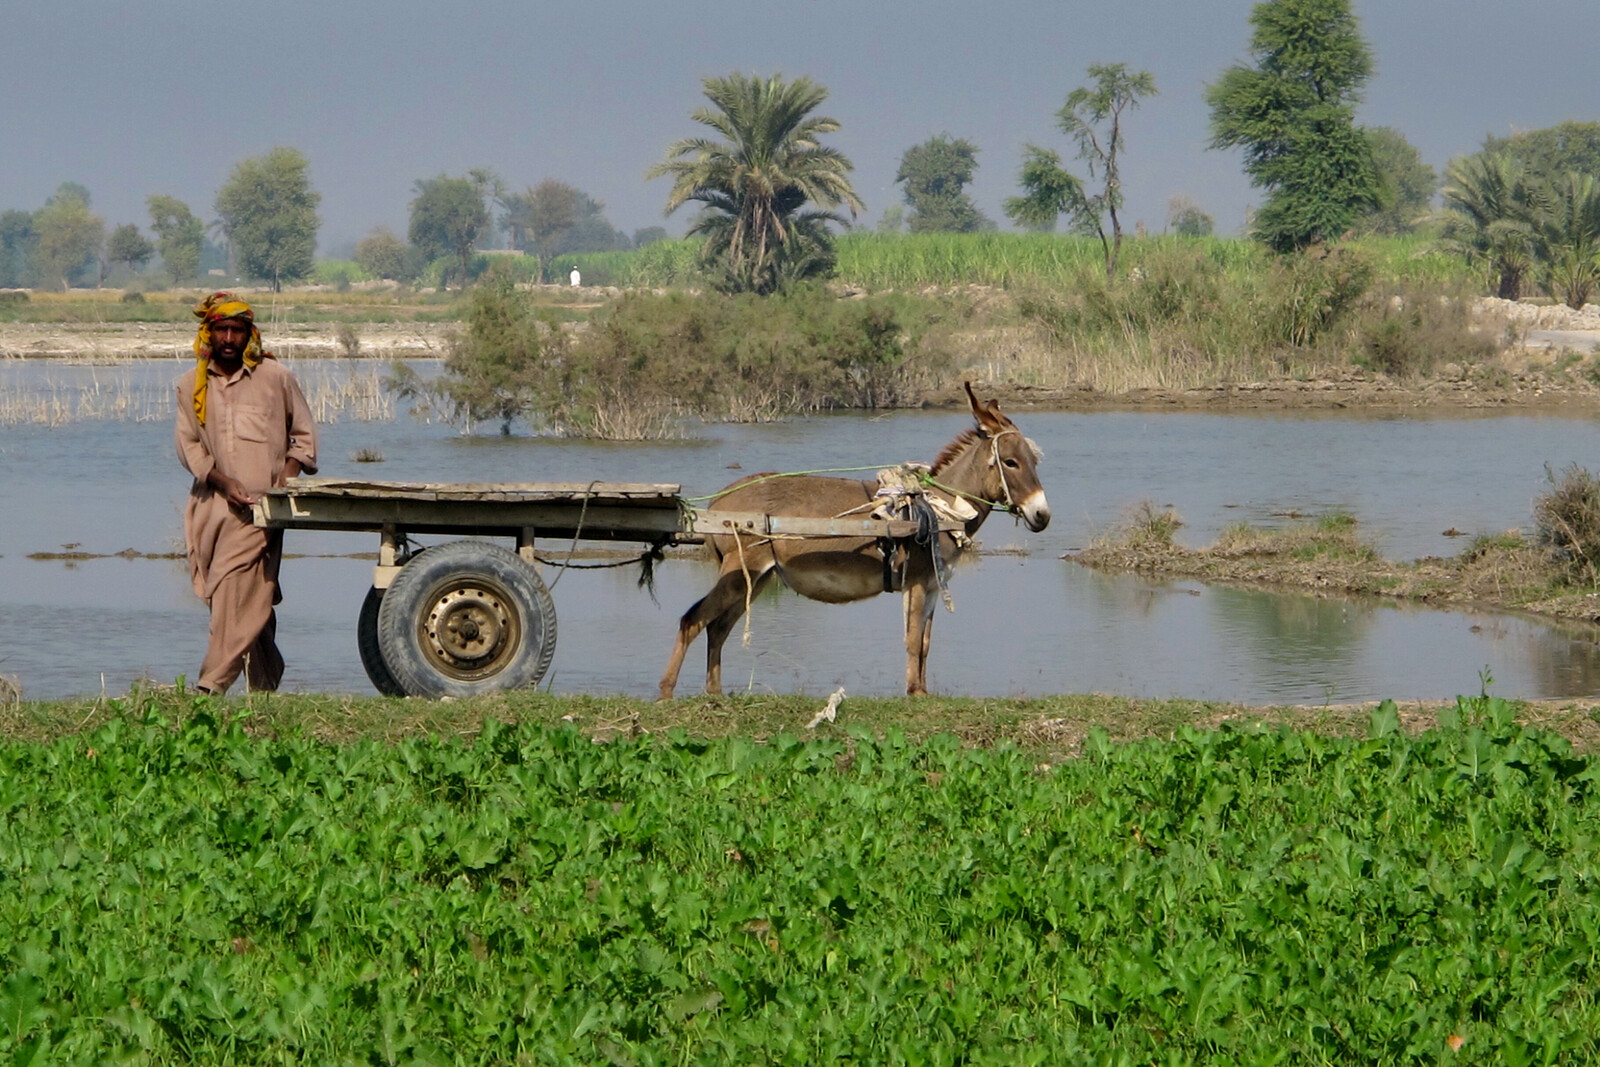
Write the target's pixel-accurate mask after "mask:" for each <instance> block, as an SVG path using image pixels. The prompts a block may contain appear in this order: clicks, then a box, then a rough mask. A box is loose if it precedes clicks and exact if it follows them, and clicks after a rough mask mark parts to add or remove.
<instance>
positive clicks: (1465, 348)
mask: <svg viewBox="0 0 1600 1067" xmlns="http://www.w3.org/2000/svg"><path fill="white" fill-rule="evenodd" d="M1355 339H1356V350H1355V352H1354V355H1353V357H1352V358H1353V360H1354V362H1355V363H1356V365H1357V366H1360V367H1364V368H1366V369H1368V370H1375V371H1382V372H1383V373H1385V374H1388V375H1391V376H1394V377H1406V376H1414V375H1424V374H1429V373H1431V372H1432V371H1433V369H1434V367H1436V366H1437V365H1439V364H1440V363H1460V364H1463V365H1465V364H1471V363H1479V362H1482V361H1483V360H1486V359H1488V358H1490V357H1491V356H1493V355H1494V353H1495V349H1496V347H1497V344H1498V342H1497V341H1496V339H1495V337H1494V336H1493V335H1492V334H1490V333H1487V332H1474V330H1473V329H1472V301H1471V300H1469V299H1466V298H1464V297H1463V296H1461V295H1460V294H1458V293H1450V292H1440V291H1438V290H1437V289H1434V290H1432V291H1428V290H1418V289H1415V288H1409V287H1408V288H1406V289H1400V290H1388V289H1385V290H1380V291H1378V292H1376V293H1375V294H1373V295H1372V296H1371V297H1369V298H1368V299H1367V300H1365V301H1363V303H1362V307H1361V308H1360V309H1359V311H1358V312H1357V315H1356V325H1355Z"/></svg>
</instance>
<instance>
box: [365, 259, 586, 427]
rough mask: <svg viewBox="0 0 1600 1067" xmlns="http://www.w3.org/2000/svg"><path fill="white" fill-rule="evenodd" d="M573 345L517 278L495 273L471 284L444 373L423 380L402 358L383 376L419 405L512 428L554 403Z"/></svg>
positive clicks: (459, 420) (449, 416) (462, 421)
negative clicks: (461, 326) (541, 312)
mask: <svg viewBox="0 0 1600 1067" xmlns="http://www.w3.org/2000/svg"><path fill="white" fill-rule="evenodd" d="M566 351H567V336H566V334H565V333H563V332H562V331H561V329H560V328H559V327H557V326H555V325H554V324H553V323H550V322H548V321H546V320H545V319H543V318H542V317H541V316H540V315H538V314H537V313H536V312H535V310H534V307H533V305H532V303H531V302H530V301H529V300H528V299H527V297H526V295H525V294H522V293H519V292H518V291H517V289H516V287H515V285H514V284H513V283H512V281H511V280H510V278H508V277H506V276H504V275H495V276H491V277H490V278H489V280H487V281H486V282H485V283H484V284H482V285H480V286H478V287H477V288H475V289H474V290H473V291H472V294H471V296H470V298H469V303H468V307H467V313H466V329H465V330H464V331H463V332H461V333H458V334H456V335H455V336H453V337H451V339H450V344H449V353H448V354H447V355H446V357H445V361H444V374H443V376H442V377H441V378H439V379H437V380H435V381H432V382H429V381H424V380H423V379H422V378H421V376H419V375H418V374H417V373H416V372H415V371H414V370H412V369H411V368H410V367H409V366H407V365H406V364H403V363H401V364H396V366H395V369H394V371H393V373H392V374H391V375H390V376H389V377H387V378H386V379H385V381H384V384H385V386H386V387H387V388H389V389H390V390H392V391H393V392H395V393H397V394H398V395H399V396H401V397H403V398H406V399H410V400H413V401H415V402H416V405H417V411H418V412H419V413H428V414H438V415H440V416H441V417H443V418H445V419H446V420H448V421H450V422H452V423H454V424H456V425H458V426H460V427H462V428H463V429H464V430H470V429H472V428H473V427H474V426H476V425H477V424H478V423H481V422H485V421H488V420H496V421H498V422H499V423H500V432H501V433H502V434H509V433H510V432H511V424H512V422H514V421H515V420H516V419H518V418H522V417H525V416H527V415H529V414H534V413H541V412H547V411H549V410H551V408H552V407H553V406H555V405H553V404H552V397H553V396H554V395H555V394H556V393H557V391H558V389H557V381H558V379H559V377H560V375H561V373H562V370H563V368H564V367H565V366H566V364H567V360H566Z"/></svg>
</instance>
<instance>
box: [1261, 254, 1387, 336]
mask: <svg viewBox="0 0 1600 1067" xmlns="http://www.w3.org/2000/svg"><path fill="white" fill-rule="evenodd" d="M1372 278H1373V267H1372V261H1371V260H1370V259H1369V258H1368V257H1367V256H1365V255H1362V254H1361V253H1359V252H1356V251H1355V250H1353V249H1348V248H1337V247H1336V248H1332V249H1324V248H1321V247H1315V248H1312V249H1310V250H1308V251H1306V252H1302V253H1299V254H1296V255H1289V256H1284V257H1282V259H1281V260H1280V261H1279V262H1278V263H1277V264H1275V266H1274V269H1273V272H1272V276H1271V281H1270V283H1269V286H1268V294H1267V302H1268V305H1269V307H1268V310H1269V319H1270V321H1271V323H1272V328H1273V333H1274V335H1275V337H1276V339H1277V340H1278V341H1281V342H1285V343H1288V344H1291V345H1295V346H1296V347H1300V348H1305V347H1308V346H1310V345H1312V344H1314V343H1315V342H1316V341H1317V340H1318V339H1319V338H1321V336H1322V335H1323V333H1324V332H1325V331H1327V330H1328V329H1329V328H1330V327H1332V326H1333V325H1334V324H1335V323H1337V322H1338V321H1339V320H1340V319H1341V318H1343V317H1344V316H1345V315H1346V314H1347V313H1348V312H1349V311H1350V310H1351V309H1352V308H1353V307H1354V306H1355V304H1356V302H1357V301H1358V300H1360V299H1361V297H1362V296H1363V295H1365V294H1366V291H1367V287H1368V286H1369V285H1371V284H1372Z"/></svg>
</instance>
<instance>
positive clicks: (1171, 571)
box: [1067, 510, 1600, 623]
mask: <svg viewBox="0 0 1600 1067" xmlns="http://www.w3.org/2000/svg"><path fill="white" fill-rule="evenodd" d="M1176 526H1177V522H1176V519H1175V518H1173V517H1172V516H1171V515H1170V513H1169V514H1158V513H1156V512H1154V511H1153V510H1151V511H1148V512H1147V513H1145V514H1142V515H1137V516H1135V517H1134V518H1133V519H1131V520H1130V521H1129V522H1128V523H1127V525H1126V526H1125V527H1124V528H1123V529H1121V530H1119V531H1116V532H1114V533H1113V534H1111V535H1110V536H1109V537H1107V538H1105V539H1103V540H1102V541H1100V542H1097V543H1096V544H1094V545H1092V546H1090V547H1089V548H1087V549H1085V550H1083V551H1082V552H1077V553H1073V554H1071V555H1069V556H1068V557H1067V558H1069V559H1072V560H1073V561H1075V562H1077V563H1081V564H1083V565H1085V566H1089V567H1094V568H1096V569H1098V570H1106V571H1113V572H1125V573H1126V572H1132V573H1137V574H1145V575H1149V576H1151V577H1158V578H1189V579H1193V580H1196V581H1201V582H1205V583H1208V584H1211V583H1223V584H1231V585H1244V586H1253V587H1258V588H1273V589H1285V590H1294V591H1297V592H1305V593H1310V594H1312V595H1314V596H1351V595H1356V596H1379V597H1391V598H1394V599H1397V600H1411V601H1416V602H1420V603H1428V604H1440V605H1443V604H1450V605H1457V606H1475V607H1483V608H1492V609H1496V610H1503V611H1521V612H1527V613H1529V614H1534V615H1542V616H1545V617H1548V618H1556V619H1566V620H1571V621H1575V622H1585V623H1600V592H1596V591H1593V590H1590V589H1583V588H1575V587H1573V586H1571V585H1568V584H1567V583H1566V581H1565V580H1564V576H1563V574H1562V572H1561V570H1560V568H1559V567H1558V566H1557V565H1556V563H1555V562H1554V560H1553V558H1552V556H1551V553H1550V551H1549V550H1548V549H1545V548H1541V547H1539V546H1537V545H1534V544H1531V543H1529V542H1528V541H1527V540H1525V539H1524V538H1523V537H1522V536H1521V535H1520V534H1518V533H1516V532H1515V531H1512V532H1508V533H1506V534H1502V535H1499V536H1493V537H1480V538H1476V539H1474V540H1473V541H1472V543H1471V544H1469V545H1467V546H1466V547H1465V548H1464V549H1463V550H1462V552H1461V553H1460V554H1459V555H1456V556H1452V557H1449V558H1441V557H1437V556H1429V557H1426V558H1423V559H1419V560H1415V561H1413V562H1409V563H1406V562H1398V561H1395V560H1390V559H1385V558H1383V557H1382V556H1380V555H1379V554H1378V552H1377V551H1376V550H1375V549H1374V548H1373V547H1372V546H1371V545H1369V544H1367V543H1366V542H1364V541H1363V540H1362V539H1361V538H1360V536H1359V534H1358V532H1357V527H1356V524H1355V522H1354V520H1352V519H1350V518H1349V517H1347V516H1333V517H1329V518H1324V519H1321V520H1316V521H1309V522H1300V523H1295V524H1294V525H1291V526H1289V527H1287V528H1284V529H1280V530H1267V529H1257V528H1245V527H1241V528H1235V529H1233V530H1229V531H1227V532H1225V533H1224V535H1223V536H1222V537H1221V538H1219V539H1218V540H1217V542H1216V543H1214V544H1212V545H1209V546H1207V547H1205V548H1200V549H1187V548H1183V547H1181V546H1179V545H1177V544H1175V543H1173V541H1172V532H1173V531H1174V530H1175V529H1176Z"/></svg>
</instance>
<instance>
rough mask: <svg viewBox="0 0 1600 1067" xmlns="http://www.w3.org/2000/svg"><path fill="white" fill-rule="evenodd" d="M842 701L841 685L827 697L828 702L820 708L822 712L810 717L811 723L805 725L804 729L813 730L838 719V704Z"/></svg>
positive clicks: (842, 689)
mask: <svg viewBox="0 0 1600 1067" xmlns="http://www.w3.org/2000/svg"><path fill="white" fill-rule="evenodd" d="M842 700H844V686H842V685H841V686H840V687H839V688H837V689H835V690H834V691H833V695H832V696H831V697H829V698H828V702H827V703H826V704H824V705H823V706H822V710H821V711H819V712H817V713H816V714H815V715H813V716H811V721H810V722H808V723H806V729H807V730H815V729H816V728H817V727H818V726H819V725H821V724H822V723H825V722H832V721H833V720H834V719H836V718H838V715H839V702H840V701H842Z"/></svg>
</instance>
